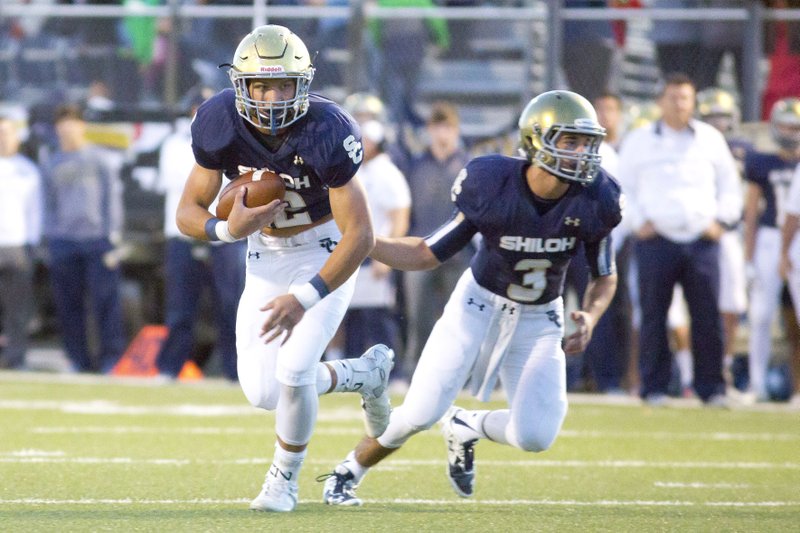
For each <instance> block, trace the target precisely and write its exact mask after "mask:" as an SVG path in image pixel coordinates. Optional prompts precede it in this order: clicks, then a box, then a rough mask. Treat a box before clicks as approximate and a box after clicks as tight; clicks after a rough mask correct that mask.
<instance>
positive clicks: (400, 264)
mask: <svg viewBox="0 0 800 533" xmlns="http://www.w3.org/2000/svg"><path fill="white" fill-rule="evenodd" d="M369 256H370V257H371V258H372V259H374V260H375V261H380V262H381V263H383V264H385V265H389V266H390V267H392V268H395V269H397V270H431V269H434V268H436V267H438V266H439V265H440V263H439V260H438V259H437V258H436V256H435V255H434V254H433V251H432V250H431V249H430V248H429V247H428V245H427V244H426V243H425V240H424V239H423V238H422V237H378V238H377V239H376V242H375V248H373V249H372V253H371V254H369Z"/></svg>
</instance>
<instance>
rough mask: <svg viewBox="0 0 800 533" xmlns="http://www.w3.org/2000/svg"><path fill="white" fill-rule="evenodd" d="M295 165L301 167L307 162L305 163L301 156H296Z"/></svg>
mask: <svg viewBox="0 0 800 533" xmlns="http://www.w3.org/2000/svg"><path fill="white" fill-rule="evenodd" d="M294 164H295V165H298V166H299V165H303V164H305V161H303V158H302V157H300V156H299V155H295V156H294Z"/></svg>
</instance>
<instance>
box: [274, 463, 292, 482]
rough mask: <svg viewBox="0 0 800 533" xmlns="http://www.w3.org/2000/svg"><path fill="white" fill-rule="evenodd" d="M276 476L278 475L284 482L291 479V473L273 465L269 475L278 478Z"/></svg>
mask: <svg viewBox="0 0 800 533" xmlns="http://www.w3.org/2000/svg"><path fill="white" fill-rule="evenodd" d="M278 474H280V476H281V477H282V478H283V479H285V480H286V481H290V480H291V479H292V473H291V472H284V471H283V470H281V469H280V468H278V465H275V464H273V465H272V466H271V467H270V469H269V475H270V476H272V477H278Z"/></svg>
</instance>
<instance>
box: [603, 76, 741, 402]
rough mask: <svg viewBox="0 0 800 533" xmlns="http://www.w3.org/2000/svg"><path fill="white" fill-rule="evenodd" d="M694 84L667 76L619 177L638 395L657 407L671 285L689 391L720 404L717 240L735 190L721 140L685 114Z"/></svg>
mask: <svg viewBox="0 0 800 533" xmlns="http://www.w3.org/2000/svg"><path fill="white" fill-rule="evenodd" d="M695 93H696V91H695V86H694V83H693V82H692V80H691V79H690V78H688V77H687V76H685V75H683V74H673V75H671V76H669V77H668V78H667V80H666V82H665V85H664V88H663V89H662V91H661V94H660V95H659V98H658V105H659V107H660V109H661V113H662V118H661V120H658V121H656V122H654V123H653V124H651V125H649V126H647V127H644V128H639V129H637V130H635V131H633V132H631V133H629V134H628V136H627V137H626V138H625V140H624V141H623V144H622V148H621V150H620V166H619V180H620V183H621V184H622V190H623V192H624V193H625V195H626V198H627V201H628V203H627V206H626V218H627V220H628V223H629V224H630V227H631V228H632V231H633V232H634V235H635V237H636V239H637V242H636V245H635V252H634V253H635V254H636V260H637V261H638V264H639V280H638V281H639V292H640V298H641V310H642V327H641V333H640V336H639V353H640V355H639V370H640V373H641V384H642V386H641V391H640V394H641V396H642V398H644V400H645V401H646V402H648V403H650V404H652V405H661V404H663V403H664V400H665V398H666V392H667V386H668V384H669V380H670V374H671V363H672V355H671V353H670V350H669V343H668V340H667V326H666V324H667V310H668V309H669V306H670V302H671V300H672V289H673V287H674V285H675V284H676V283H680V284H681V286H682V287H683V290H684V295H685V298H686V301H687V303H688V305H689V314H690V316H691V321H692V324H691V328H692V329H691V335H692V352H693V354H694V376H695V382H694V389H695V392H696V393H697V395H698V396H699V397H700V399H701V400H703V402H704V403H705V404H707V405H716V406H725V405H726V404H727V400H726V397H725V381H724V379H723V377H722V359H723V351H724V350H723V340H722V335H723V334H722V320H721V317H720V313H719V308H718V306H717V302H718V301H719V298H718V296H719V238H720V237H721V235H722V233H723V232H724V230H725V228H726V227H732V226H733V225H734V224H736V223H737V222H738V221H739V219H740V218H741V212H742V193H741V187H740V180H739V176H738V173H737V170H736V162H735V161H734V159H733V156H732V155H731V152H730V150H729V149H728V145H727V143H726V142H725V138H724V137H723V136H722V134H721V133H720V132H719V131H717V130H716V129H715V128H714V127H713V126H710V125H708V124H705V123H703V122H700V121H698V120H695V119H693V118H692V116H693V113H694V107H695Z"/></svg>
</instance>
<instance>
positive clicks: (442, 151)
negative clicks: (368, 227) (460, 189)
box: [394, 102, 472, 379]
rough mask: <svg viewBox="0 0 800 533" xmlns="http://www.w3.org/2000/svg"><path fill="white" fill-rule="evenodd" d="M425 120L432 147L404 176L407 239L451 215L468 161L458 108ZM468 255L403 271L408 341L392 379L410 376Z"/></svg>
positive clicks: (442, 106) (444, 107) (439, 110)
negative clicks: (452, 191) (452, 198)
mask: <svg viewBox="0 0 800 533" xmlns="http://www.w3.org/2000/svg"><path fill="white" fill-rule="evenodd" d="M427 122H428V124H427V132H428V135H429V137H430V145H429V146H428V148H427V149H426V150H425V152H423V153H422V154H420V155H419V156H417V157H416V158H415V159H414V160H413V161H412V163H411V170H410V172H409V174H408V175H407V176H408V185H409V188H410V189H411V206H412V207H411V228H410V229H409V235H414V236H418V237H424V236H426V235H428V234H430V233H431V232H432V231H434V230H435V229H436V228H438V227H439V224H440V222H441V221H442V220H445V219H447V218H448V217H449V216H450V214H451V211H452V205H451V202H450V188H451V186H452V184H453V181H454V180H455V179H456V176H458V173H459V172H460V171H461V169H462V168H464V165H466V164H467V161H469V155H468V154H467V152H466V151H465V150H464V148H463V147H462V143H461V135H460V131H461V130H460V120H459V115H458V110H457V109H456V107H455V106H454V105H453V104H451V103H448V102H436V103H434V105H433V107H432V108H431V111H430V115H429V116H428V121H427ZM471 255H472V250H462V251H461V252H459V253H458V254H456V255H455V256H453V257H452V258H450V259H448V260H447V261H445V262H444V263H443V264H442V265H441V266H440V267H439V268H437V269H435V270H429V271H416V272H406V273H404V278H403V280H404V283H405V300H406V315H405V316H406V320H407V326H408V331H407V333H408V335H407V336H408V338H407V340H406V349H405V356H404V357H403V358H402V360H401V361H399V362H397V363H396V364H395V370H394V372H395V376H397V377H399V378H401V379H408V378H410V377H411V374H412V373H413V371H414V367H415V366H416V362H417V359H418V358H419V354H420V352H421V351H422V346H423V344H424V343H425V339H427V338H428V335H430V332H431V329H433V324H434V323H435V322H436V320H437V319H438V318H439V316H440V315H441V313H442V310H443V309H444V304H445V303H446V302H447V299H448V297H449V295H450V293H451V292H452V290H453V288H454V287H455V286H456V282H457V281H458V278H459V277H460V276H461V273H462V272H463V271H464V269H465V268H466V267H467V265H468V264H469V260H470V258H471Z"/></svg>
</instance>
